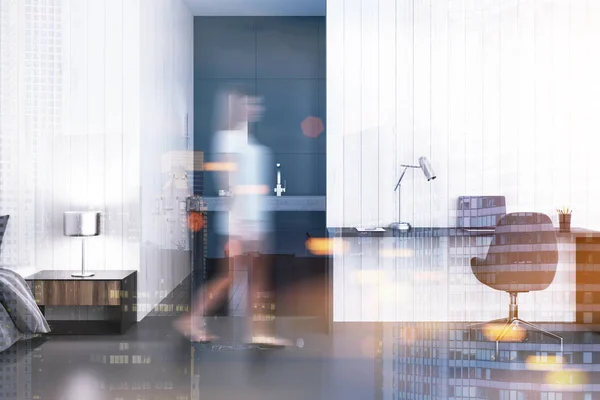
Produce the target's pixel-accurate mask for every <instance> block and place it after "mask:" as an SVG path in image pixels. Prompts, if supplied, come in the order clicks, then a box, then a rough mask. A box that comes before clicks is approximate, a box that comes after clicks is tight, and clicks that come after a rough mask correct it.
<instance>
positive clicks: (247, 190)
mask: <svg viewBox="0 0 600 400" xmlns="http://www.w3.org/2000/svg"><path fill="white" fill-rule="evenodd" d="M234 192H235V194H237V195H244V194H246V195H247V194H261V195H265V194H268V193H269V187H268V186H267V185H237V186H236V187H235V189H234Z"/></svg>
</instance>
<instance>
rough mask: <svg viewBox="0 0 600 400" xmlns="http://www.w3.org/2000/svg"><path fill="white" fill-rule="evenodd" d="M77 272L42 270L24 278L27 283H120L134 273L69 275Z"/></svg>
mask: <svg viewBox="0 0 600 400" xmlns="http://www.w3.org/2000/svg"><path fill="white" fill-rule="evenodd" d="M76 272H81V271H80V270H79V271H68V270H67V271H65V270H44V271H39V272H37V273H35V274H33V275H30V276H28V277H27V278H25V279H26V280H28V281H35V280H40V281H120V280H123V279H125V278H127V277H128V276H129V275H131V274H133V273H135V272H136V271H134V270H125V271H122V270H114V271H87V272H93V273H95V275H94V276H90V277H86V278H76V277H73V276H71V274H73V273H76Z"/></svg>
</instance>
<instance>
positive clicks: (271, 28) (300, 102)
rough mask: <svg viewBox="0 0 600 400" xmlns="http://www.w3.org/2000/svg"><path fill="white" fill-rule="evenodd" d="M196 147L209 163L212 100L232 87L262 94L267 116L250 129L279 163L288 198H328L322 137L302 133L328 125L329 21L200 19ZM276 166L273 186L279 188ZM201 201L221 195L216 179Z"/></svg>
mask: <svg viewBox="0 0 600 400" xmlns="http://www.w3.org/2000/svg"><path fill="white" fill-rule="evenodd" d="M194 81H195V84H194V85H195V86H194V125H195V128H194V147H195V150H196V151H203V152H204V153H205V159H206V160H211V159H212V155H211V154H210V145H211V140H212V136H213V130H214V125H213V118H214V102H215V94H216V93H217V91H218V90H220V89H222V88H225V87H228V86H234V87H238V88H241V89H243V90H245V91H246V92H247V93H249V94H253V95H258V96H261V97H262V98H263V100H264V105H265V109H266V112H265V115H264V116H263V118H262V120H261V121H259V122H257V123H254V124H252V126H251V127H250V131H251V133H253V134H254V135H255V136H256V137H257V138H258V140H259V141H260V142H261V143H263V144H264V145H266V146H269V147H270V148H271V150H272V151H273V154H274V162H280V163H281V173H282V178H283V179H285V180H286V183H287V188H286V193H285V195H288V196H294V195H325V179H326V174H325V132H323V133H322V134H321V135H320V136H319V137H318V138H310V137H307V136H305V135H304V134H303V133H302V129H301V123H302V121H303V120H304V119H305V118H306V117H309V116H313V117H319V118H321V120H322V121H323V123H324V124H325V18H324V17H195V19H194ZM275 176H276V172H275V165H273V166H272V177H273V178H272V185H271V186H272V187H275V183H276V182H275ZM203 186H204V193H203V194H204V195H205V196H213V195H215V194H216V189H215V186H214V180H213V179H212V176H209V175H207V176H205V177H204V182H203Z"/></svg>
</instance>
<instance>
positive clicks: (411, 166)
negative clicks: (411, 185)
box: [394, 164, 421, 192]
mask: <svg viewBox="0 0 600 400" xmlns="http://www.w3.org/2000/svg"><path fill="white" fill-rule="evenodd" d="M401 167H404V170H403V171H402V174H401V175H400V179H398V183H396V187H395V188H394V192H395V191H396V190H398V188H399V187H400V182H402V178H404V174H406V170H407V169H409V168H421V167H420V166H418V165H404V164H403V165H401Z"/></svg>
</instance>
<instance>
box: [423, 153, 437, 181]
mask: <svg viewBox="0 0 600 400" xmlns="http://www.w3.org/2000/svg"><path fill="white" fill-rule="evenodd" d="M419 166H420V167H421V169H422V170H423V174H424V175H425V178H427V181H430V180H432V179H435V172H434V171H433V168H432V167H431V164H430V163H429V160H428V159H427V157H421V158H419Z"/></svg>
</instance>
